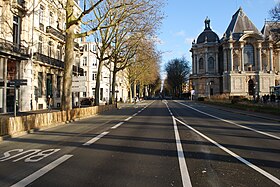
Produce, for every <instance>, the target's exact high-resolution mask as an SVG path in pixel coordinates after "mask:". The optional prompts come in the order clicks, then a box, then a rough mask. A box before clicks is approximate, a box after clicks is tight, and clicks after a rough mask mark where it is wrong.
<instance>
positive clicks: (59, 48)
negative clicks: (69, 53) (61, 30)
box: [56, 45, 62, 60]
mask: <svg viewBox="0 0 280 187" xmlns="http://www.w3.org/2000/svg"><path fill="white" fill-rule="evenodd" d="M56 55H57V59H58V60H61V59H62V56H61V46H60V45H57V48H56Z"/></svg>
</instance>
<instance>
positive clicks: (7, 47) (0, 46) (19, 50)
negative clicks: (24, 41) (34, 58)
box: [0, 38, 29, 57]
mask: <svg viewBox="0 0 280 187" xmlns="http://www.w3.org/2000/svg"><path fill="white" fill-rule="evenodd" d="M0 50H1V51H2V50H3V51H5V52H8V53H16V54H18V55H20V56H24V57H29V54H28V47H24V46H22V45H20V44H16V43H13V42H10V41H8V40H5V39H2V38H0Z"/></svg>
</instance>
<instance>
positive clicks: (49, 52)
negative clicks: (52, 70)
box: [48, 41, 53, 57]
mask: <svg viewBox="0 0 280 187" xmlns="http://www.w3.org/2000/svg"><path fill="white" fill-rule="evenodd" d="M48 56H49V57H52V56H53V43H52V42H51V41H49V43H48Z"/></svg>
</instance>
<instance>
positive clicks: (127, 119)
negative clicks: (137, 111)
mask: <svg viewBox="0 0 280 187" xmlns="http://www.w3.org/2000/svg"><path fill="white" fill-rule="evenodd" d="M131 118H132V117H131V116H130V117H128V118H126V119H125V120H124V121H129V120H131Z"/></svg>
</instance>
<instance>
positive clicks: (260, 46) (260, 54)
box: [258, 43, 263, 71]
mask: <svg viewBox="0 0 280 187" xmlns="http://www.w3.org/2000/svg"><path fill="white" fill-rule="evenodd" d="M258 68H259V69H258V70H259V71H262V69H263V68H262V45H261V43H258Z"/></svg>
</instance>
